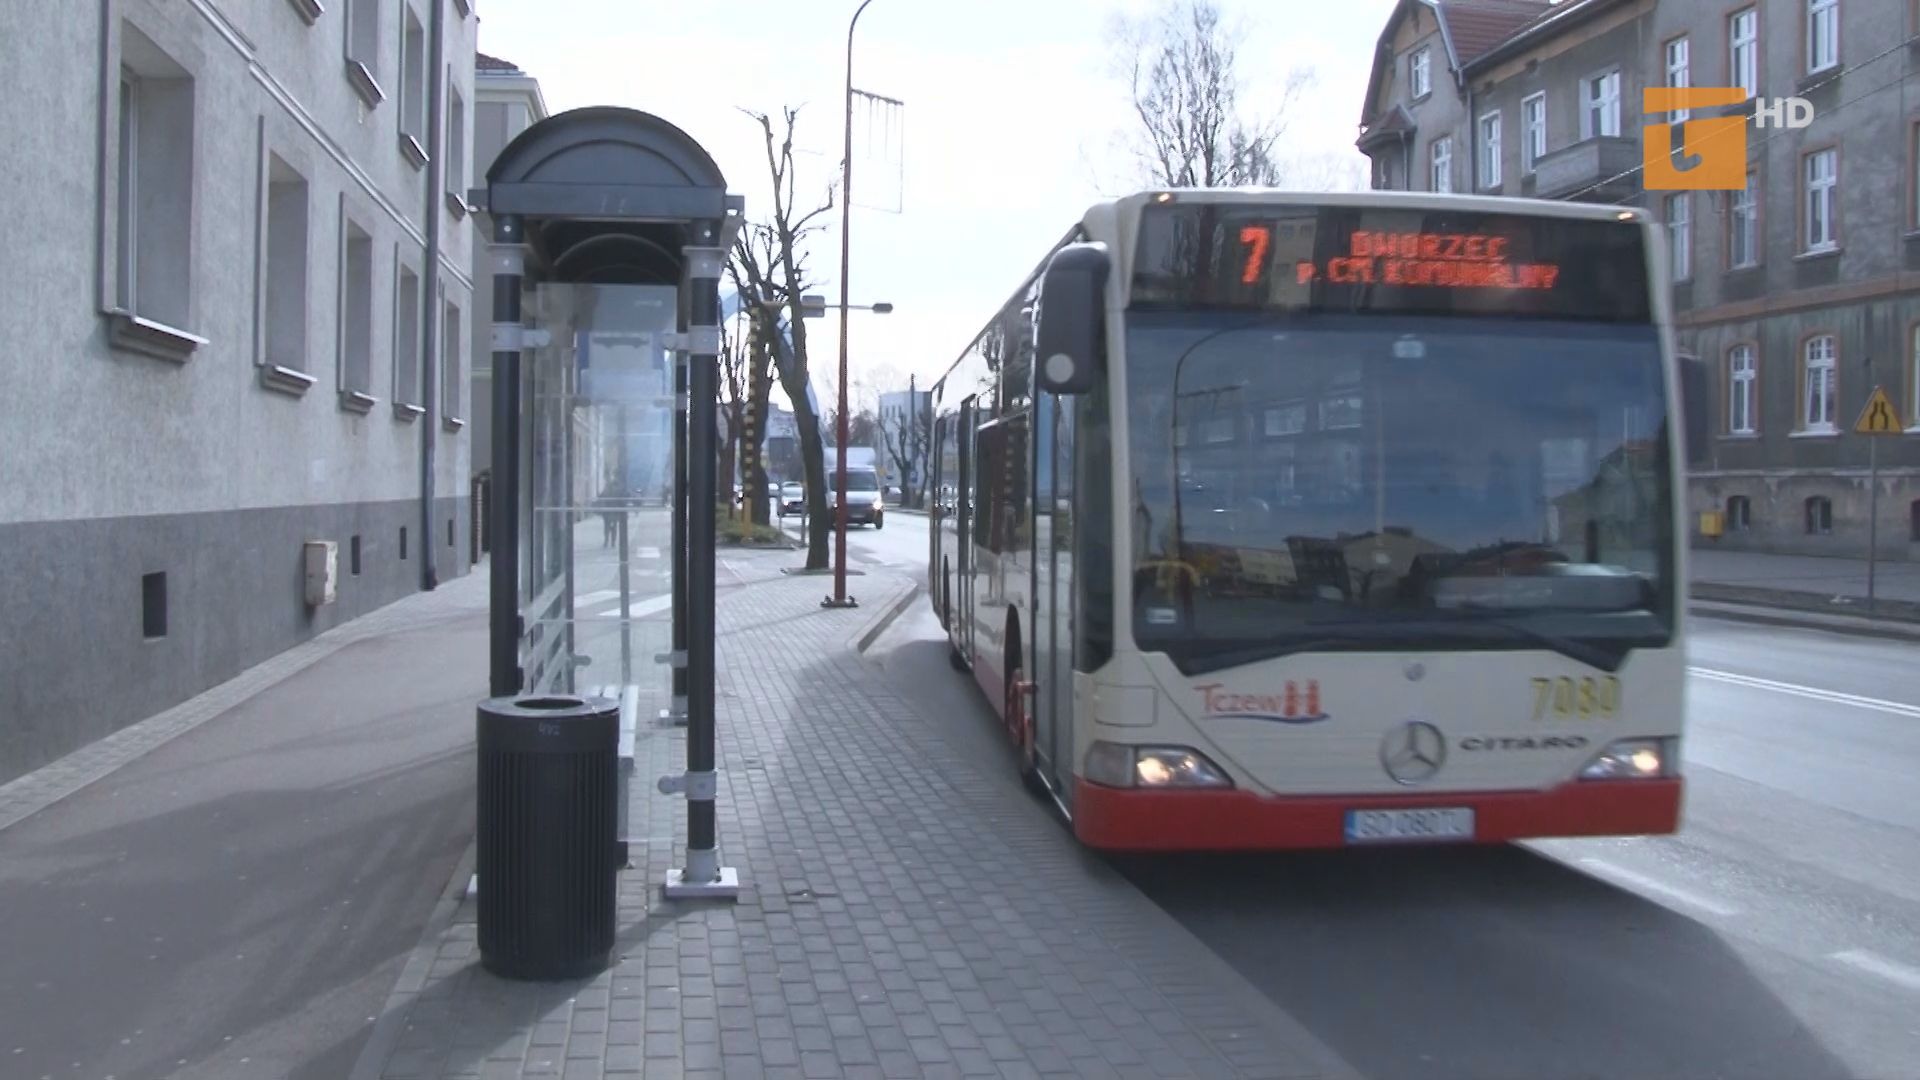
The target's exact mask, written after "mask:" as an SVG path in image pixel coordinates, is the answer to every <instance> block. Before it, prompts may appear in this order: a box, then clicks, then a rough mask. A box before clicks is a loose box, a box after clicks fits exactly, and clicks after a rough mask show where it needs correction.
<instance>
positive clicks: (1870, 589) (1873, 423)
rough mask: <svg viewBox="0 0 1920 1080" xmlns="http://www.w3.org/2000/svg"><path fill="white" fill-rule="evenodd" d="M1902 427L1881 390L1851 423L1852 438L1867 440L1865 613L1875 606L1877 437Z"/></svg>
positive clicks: (1878, 534) (1878, 472)
mask: <svg viewBox="0 0 1920 1080" xmlns="http://www.w3.org/2000/svg"><path fill="white" fill-rule="evenodd" d="M1905 430H1906V428H1905V427H1904V426H1902V425H1901V423H1900V411H1899V410H1898V409H1896V408H1894V406H1893V399H1891V398H1889V397H1887V392H1886V390H1885V389H1883V388H1881V387H1878V386H1876V387H1874V388H1873V393H1871V394H1869V395H1867V405H1866V408H1863V409H1861V410H1860V419H1858V420H1855V421H1854V422H1853V431H1854V434H1856V435H1865V436H1866V437H1867V611H1868V613H1872V612H1873V610H1874V607H1875V603H1876V597H1875V590H1874V585H1875V584H1876V583H1875V581H1874V571H1875V569H1876V568H1877V567H1878V564H1879V561H1880V437H1881V436H1883V435H1900V434H1902V433H1903V432H1904V431H1905Z"/></svg>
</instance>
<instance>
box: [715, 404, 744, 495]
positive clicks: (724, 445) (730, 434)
mask: <svg viewBox="0 0 1920 1080" xmlns="http://www.w3.org/2000/svg"><path fill="white" fill-rule="evenodd" d="M724 408H725V409H726V410H727V437H726V439H724V440H723V441H722V442H721V443H720V482H719V483H718V484H716V485H715V491H714V495H715V497H716V498H718V499H719V500H720V501H721V502H722V503H725V504H726V507H727V517H728V518H729V519H732V518H733V517H734V516H735V515H736V514H737V513H738V511H739V508H738V507H737V506H735V505H734V501H733V462H734V447H736V446H738V445H739V439H740V420H739V415H738V414H739V412H740V406H739V405H737V404H734V403H729V404H727V405H726V406H724Z"/></svg>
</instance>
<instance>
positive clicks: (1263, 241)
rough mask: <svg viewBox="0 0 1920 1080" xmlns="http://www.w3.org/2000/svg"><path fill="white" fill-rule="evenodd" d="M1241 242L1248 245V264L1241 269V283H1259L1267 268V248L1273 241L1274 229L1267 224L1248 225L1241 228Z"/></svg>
mask: <svg viewBox="0 0 1920 1080" xmlns="http://www.w3.org/2000/svg"><path fill="white" fill-rule="evenodd" d="M1240 242H1241V243H1243V244H1245V245H1247V265H1246V268H1245V269H1243V270H1241V271H1240V284H1242V285H1258V284H1260V278H1261V276H1262V275H1264V274H1265V273H1266V270H1267V248H1268V247H1269V246H1271V245H1272V243H1273V230H1272V229H1269V228H1267V227H1266V226H1265V225H1247V226H1244V227H1243V228H1241V230H1240Z"/></svg>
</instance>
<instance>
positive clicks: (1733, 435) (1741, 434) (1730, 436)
mask: <svg viewBox="0 0 1920 1080" xmlns="http://www.w3.org/2000/svg"><path fill="white" fill-rule="evenodd" d="M1759 438H1760V433H1759V432H1757V431H1729V432H1727V433H1726V434H1725V435H1722V436H1720V441H1721V442H1755V441H1758V440H1759Z"/></svg>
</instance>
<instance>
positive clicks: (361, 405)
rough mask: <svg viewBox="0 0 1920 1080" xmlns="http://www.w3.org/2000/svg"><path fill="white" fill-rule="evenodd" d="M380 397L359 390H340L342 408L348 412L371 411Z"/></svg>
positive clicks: (378, 402)
mask: <svg viewBox="0 0 1920 1080" xmlns="http://www.w3.org/2000/svg"><path fill="white" fill-rule="evenodd" d="M378 404H380V399H379V398H377V397H374V396H373V395H372V394H363V393H361V392H360V391H358V390H342V391H340V408H341V409H342V410H344V411H346V412H356V413H370V412H372V411H373V407H374V406H375V405H378Z"/></svg>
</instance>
